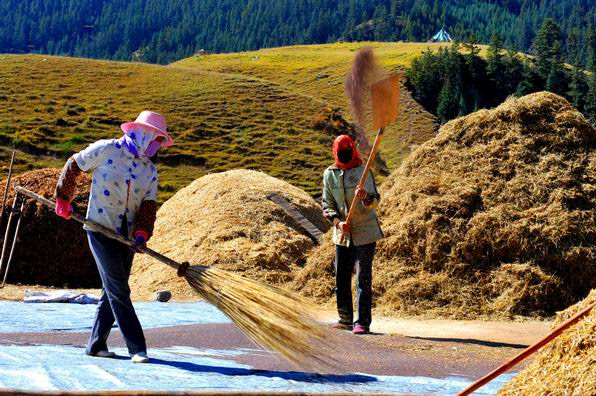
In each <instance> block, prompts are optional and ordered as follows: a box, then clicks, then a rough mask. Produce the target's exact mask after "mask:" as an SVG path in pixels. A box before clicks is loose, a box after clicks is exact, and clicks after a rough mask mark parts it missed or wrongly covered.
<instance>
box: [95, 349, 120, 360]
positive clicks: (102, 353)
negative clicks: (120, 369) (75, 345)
mask: <svg viewBox="0 0 596 396" xmlns="http://www.w3.org/2000/svg"><path fill="white" fill-rule="evenodd" d="M95 356H97V357H102V358H115V357H116V354H115V353H114V352H110V351H108V350H107V349H104V350H103V351H99V352H97V353H96V354H95Z"/></svg>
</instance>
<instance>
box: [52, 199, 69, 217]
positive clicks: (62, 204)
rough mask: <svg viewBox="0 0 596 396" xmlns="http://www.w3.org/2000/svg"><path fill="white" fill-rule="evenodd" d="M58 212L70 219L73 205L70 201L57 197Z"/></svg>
mask: <svg viewBox="0 0 596 396" xmlns="http://www.w3.org/2000/svg"><path fill="white" fill-rule="evenodd" d="M55 211H56V214H57V215H58V216H60V217H62V218H64V219H66V220H68V219H70V214H71V213H72V206H70V202H69V201H67V200H65V199H62V198H56V208H55Z"/></svg>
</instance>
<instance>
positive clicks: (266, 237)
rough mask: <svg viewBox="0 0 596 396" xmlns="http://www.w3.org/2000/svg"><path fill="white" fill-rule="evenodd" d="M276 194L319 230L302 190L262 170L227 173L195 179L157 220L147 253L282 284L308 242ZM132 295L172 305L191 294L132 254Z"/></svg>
mask: <svg viewBox="0 0 596 396" xmlns="http://www.w3.org/2000/svg"><path fill="white" fill-rule="evenodd" d="M272 192H277V193H278V194H279V195H281V196H283V197H285V198H286V199H287V200H288V201H290V202H291V203H292V204H293V205H294V206H295V207H296V208H297V209H298V210H299V211H300V212H301V213H302V214H303V215H304V216H305V217H306V218H308V219H309V220H310V221H311V222H312V223H313V224H315V225H316V226H317V227H319V228H320V229H323V230H326V229H327V228H328V225H327V222H326V220H325V219H324V217H323V216H322V213H321V208H320V207H319V206H318V205H317V203H316V202H315V201H314V200H313V199H312V198H311V197H310V196H309V195H308V194H307V193H305V192H304V191H302V190H300V189H298V188H296V187H293V186H291V185H290V184H288V183H286V182H284V181H281V180H279V179H275V178H273V177H271V176H267V175H266V174H264V173H262V172H256V171H249V170H233V171H228V172H223V173H217V174H211V175H207V176H204V177H201V178H200V179H197V180H195V181H194V182H193V183H192V184H190V185H189V186H187V187H185V188H183V189H182V190H180V191H178V192H177V193H176V195H174V196H173V197H172V198H171V199H169V200H168V201H166V202H165V203H164V204H163V206H162V207H161V208H160V210H159V212H158V214H157V221H156V223H155V231H154V236H153V238H152V239H151V240H150V241H149V247H150V248H152V249H154V250H157V251H158V252H160V253H163V254H165V255H166V256H168V257H170V258H172V259H174V260H176V261H178V262H182V261H188V262H190V263H191V264H193V265H194V264H200V265H207V266H216V267H218V268H220V269H224V270H228V271H234V272H237V273H240V274H241V275H244V276H247V277H249V278H252V279H256V280H259V281H263V282H265V283H269V284H276V285H280V284H284V283H287V282H289V281H290V280H291V279H292V278H293V275H294V273H295V272H296V271H297V270H298V269H300V268H301V267H302V266H303V264H304V262H305V261H306V258H305V254H306V252H308V251H309V250H310V249H311V248H312V247H313V246H314V244H313V242H312V240H311V239H310V238H309V237H308V236H306V234H305V233H304V231H303V230H302V229H301V227H300V226H298V225H297V224H296V223H295V222H294V220H292V219H291V218H289V217H288V216H287V215H286V213H285V212H284V211H283V209H281V208H280V207H279V206H278V205H276V204H275V203H273V202H272V201H270V200H268V199H267V195H268V194H269V193H272ZM130 284H131V289H132V292H133V296H135V297H137V298H138V297H140V298H147V297H150V296H151V295H152V294H153V293H154V292H155V291H158V290H170V291H172V294H173V297H174V298H175V299H176V298H177V299H193V298H196V294H195V293H194V292H193V291H192V289H191V288H190V287H189V286H188V284H187V283H186V281H185V280H184V279H182V278H178V277H177V276H176V273H175V272H174V271H172V270H170V269H168V268H166V267H165V266H164V265H163V264H161V263H159V262H156V261H155V260H153V259H151V258H150V257H147V256H142V255H137V257H136V258H135V262H134V264H133V270H132V275H131V279H130Z"/></svg>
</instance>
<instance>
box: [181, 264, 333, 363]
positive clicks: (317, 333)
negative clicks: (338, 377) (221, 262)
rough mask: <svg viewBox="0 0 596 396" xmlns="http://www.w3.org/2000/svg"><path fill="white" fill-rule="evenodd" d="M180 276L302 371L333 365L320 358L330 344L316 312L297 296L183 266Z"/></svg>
mask: <svg viewBox="0 0 596 396" xmlns="http://www.w3.org/2000/svg"><path fill="white" fill-rule="evenodd" d="M178 274H179V275H183V276H184V278H185V279H186V280H187V281H188V283H189V284H190V285H191V286H192V288H193V289H194V290H195V291H196V292H197V293H198V294H199V295H200V296H201V297H203V298H204V299H205V300H206V301H207V302H209V303H210V304H212V305H213V306H215V307H216V308H218V309H219V310H220V311H221V312H223V313H224V314H225V315H226V316H227V317H229V318H230V319H231V320H232V321H233V322H234V324H236V326H238V327H239V328H240V329H241V330H242V331H243V332H244V333H245V334H246V335H247V336H248V337H249V338H250V339H251V340H252V341H254V342H255V343H257V344H258V345H260V346H262V347H264V348H266V349H270V350H273V351H276V352H278V353H279V354H280V355H282V356H283V357H284V358H286V359H287V360H289V361H290V362H292V363H294V364H296V365H297V366H299V367H301V368H305V369H313V368H316V369H319V370H325V369H329V368H331V367H332V366H334V365H335V364H334V362H333V360H332V359H330V358H326V357H322V356H318V355H319V354H320V353H321V350H323V349H324V348H323V347H325V349H326V347H328V346H329V342H328V341H327V340H326V338H325V335H326V332H325V331H324V329H323V327H322V326H321V325H320V324H319V323H318V319H319V317H318V314H317V311H316V309H315V308H314V306H313V305H311V304H310V303H308V302H306V301H304V300H303V299H302V298H300V297H299V296H297V295H295V294H294V293H292V292H290V291H287V290H284V289H281V288H278V287H274V286H270V285H265V284H262V283H259V282H257V281H254V280H251V279H248V278H244V277H241V276H239V275H236V274H234V273H231V272H227V271H223V270H220V269H217V268H213V267H204V266H188V263H183V264H182V265H181V266H180V267H179V270H178Z"/></svg>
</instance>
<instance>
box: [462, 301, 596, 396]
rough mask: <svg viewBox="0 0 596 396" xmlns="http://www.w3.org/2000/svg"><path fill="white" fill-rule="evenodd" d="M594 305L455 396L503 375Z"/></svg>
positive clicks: (464, 393) (592, 305) (469, 391)
mask: <svg viewBox="0 0 596 396" xmlns="http://www.w3.org/2000/svg"><path fill="white" fill-rule="evenodd" d="M595 305H596V302H593V303H592V304H590V305H588V306H587V307H586V308H584V309H582V310H581V311H579V312H578V313H576V314H575V315H574V316H572V317H571V318H569V319H567V320H566V321H565V322H564V323H563V324H561V325H560V326H559V327H557V328H556V329H554V330H552V331H551V332H550V333H548V334H547V335H546V336H545V337H544V338H542V339H541V340H540V341H538V342H536V343H535V344H533V345H530V346H529V347H528V348H526V349H525V350H524V351H523V352H521V353H520V354H518V355H517V356H515V357H514V358H513V359H510V360H508V361H507V362H505V363H503V364H502V365H501V366H499V367H498V368H496V369H495V370H493V371H491V372H490V373H488V374H487V375H485V376H484V377H482V378H480V379H479V380H478V381H476V382H474V383H473V384H472V385H470V386H468V387H467V388H466V389H464V390H463V391H461V392H459V393H458V394H457V396H465V395H469V394H470V393H472V392H474V391H475V390H477V389H478V388H480V387H482V386H484V385H486V384H487V383H489V382H490V381H492V380H493V379H495V378H496V377H498V376H499V375H501V374H503V373H504V372H505V371H507V370H509V369H510V368H512V367H513V366H515V365H516V364H518V363H519V362H521V361H522V360H524V359H526V358H527V357H528V356H530V355H531V354H533V353H534V352H536V351H537V350H538V349H540V348H542V347H543V346H544V345H546V344H548V343H549V342H550V341H552V340H553V339H555V338H556V337H557V336H559V335H560V334H561V333H562V332H563V331H564V330H566V329H567V328H568V327H569V326H571V325H573V324H574V323H576V322H577V321H579V320H580V319H581V318H583V317H584V316H586V315H587V314H588V313H589V312H590V310H591V309H592V308H594V306H595Z"/></svg>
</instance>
